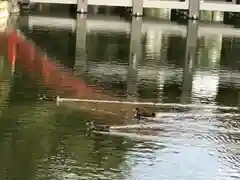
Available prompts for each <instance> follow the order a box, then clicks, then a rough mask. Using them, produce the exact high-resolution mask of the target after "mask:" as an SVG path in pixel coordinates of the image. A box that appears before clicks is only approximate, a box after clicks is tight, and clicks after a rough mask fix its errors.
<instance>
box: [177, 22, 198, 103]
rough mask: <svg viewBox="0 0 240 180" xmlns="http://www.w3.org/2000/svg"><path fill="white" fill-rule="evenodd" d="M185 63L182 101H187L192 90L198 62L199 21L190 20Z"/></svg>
mask: <svg viewBox="0 0 240 180" xmlns="http://www.w3.org/2000/svg"><path fill="white" fill-rule="evenodd" d="M186 38H187V39H186V50H185V63H184V74H183V88H182V96H181V103H187V100H189V99H190V96H191V92H192V80H193V72H194V68H195V63H196V52H197V39H198V22H197V21H193V20H188V26H187V37H186Z"/></svg>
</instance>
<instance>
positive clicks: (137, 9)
mask: <svg viewBox="0 0 240 180" xmlns="http://www.w3.org/2000/svg"><path fill="white" fill-rule="evenodd" d="M132 5H133V6H132V15H133V16H142V15H143V0H132Z"/></svg>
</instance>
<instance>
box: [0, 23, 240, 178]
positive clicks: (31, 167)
mask: <svg viewBox="0 0 240 180" xmlns="http://www.w3.org/2000/svg"><path fill="white" fill-rule="evenodd" d="M159 23H160V22H159ZM19 27H20V29H21V30H22V32H23V33H25V35H26V36H27V37H28V38H29V39H32V41H33V42H35V43H36V44H37V45H38V46H39V47H40V48H41V49H44V50H45V51H46V52H47V53H48V56H49V57H51V58H52V59H53V62H56V63H57V64H59V65H60V67H61V71H64V72H66V71H68V72H73V74H74V76H75V77H74V78H76V79H78V80H85V81H86V82H88V83H89V84H91V85H96V84H97V85H99V86H101V87H103V88H104V89H105V91H104V93H105V94H108V95H109V94H110V95H112V96H113V95H114V98H117V99H121V100H123V99H126V100H139V101H145V102H146V101H152V102H158V103H175V104H177V105H179V104H190V105H191V104H194V105H196V104H198V106H196V107H178V106H171V107H163V106H160V107H157V108H156V109H157V112H158V116H157V118H153V119H151V120H149V122H146V123H150V122H151V123H152V124H155V125H157V126H160V127H161V130H159V131H151V130H148V131H146V132H139V131H137V132H130V133H129V134H128V136H127V135H126V134H125V136H118V135H119V134H115V136H114V135H112V136H111V135H109V134H102V135H100V134H96V135H93V136H86V135H85V123H86V122H87V121H90V120H96V121H97V120H98V121H97V122H101V123H108V122H111V123H113V122H112V121H115V123H121V122H122V121H124V117H123V113H122V110H123V109H124V107H125V106H124V105H123V106H121V107H119V106H118V105H106V104H101V105H100V106H96V105H93V104H92V105H88V106H86V107H88V108H87V109H84V108H82V107H85V104H81V103H80V104H69V103H62V104H60V105H59V106H57V105H56V103H55V102H51V101H49V102H48V101H47V102H45V101H41V100H39V96H38V94H40V93H42V92H45V93H47V94H49V95H53V94H57V93H58V92H61V86H56V85H52V86H51V85H49V84H47V81H43V80H42V79H41V76H39V74H38V73H36V74H37V75H36V74H34V73H30V72H31V71H30V70H28V66H27V65H28V63H25V64H24V65H23V64H22V63H23V62H24V61H23V60H25V62H28V60H26V58H24V57H26V56H24V57H23V58H21V57H20V56H23V55H24V53H23V52H22V53H19V54H18V59H19V60H18V59H17V60H16V64H15V70H12V67H11V64H10V62H9V60H8V59H7V58H6V57H4V56H3V55H2V56H1V57H2V59H1V62H3V63H2V64H1V67H2V68H1V69H2V70H1V76H0V77H1V79H0V80H1V89H0V92H1V109H0V110H1V112H0V115H1V118H0V119H1V120H0V122H1V126H0V133H1V136H0V137H1V139H0V151H1V153H0V177H1V179H15V180H18V179H19V180H28V179H29V180H30V179H31V180H33V179H39V180H43V179H54V180H55V179H59V180H60V179H71V180H72V179H124V180H133V179H136V180H148V179H149V180H157V179H166V180H182V179H184V180H188V179H189V180H190V179H196V180H203V179H204V180H205V179H224V180H225V179H229V180H235V179H238V178H240V171H239V168H240V159H239V142H240V139H239V133H240V129H239V126H240V124H239V114H238V111H236V110H233V109H224V108H222V109H221V108H207V109H206V108H203V107H201V106H202V105H201V104H204V105H206V104H207V105H211V106H214V107H217V106H220V107H225V106H231V107H238V105H239V99H240V98H239V93H240V92H239V74H238V73H239V68H240V64H239V60H238V57H239V56H238V49H239V48H238V42H239V38H238V37H235V36H231V35H227V36H222V35H219V34H210V35H209V34H208V35H201V36H200V37H199V38H198V42H197V44H198V45H197V52H196V54H197V56H196V58H195V60H194V57H193V58H192V60H193V61H192V66H191V67H193V68H189V69H190V70H191V71H192V78H191V71H186V68H184V67H185V65H186V64H185V60H186V58H185V50H186V48H185V41H186V34H185V35H182V34H179V33H175V32H174V31H173V33H169V32H167V31H165V32H161V31H154V30H152V31H151V30H149V31H147V32H146V33H144V34H142V45H141V50H142V56H141V58H140V60H139V62H138V63H139V66H138V76H137V78H136V76H134V75H136V74H135V73H134V72H135V71H134V69H130V70H129V67H128V66H129V54H130V41H131V40H130V39H131V35H130V34H129V33H127V32H121V31H118V32H117V31H114V32H113V31H107V30H101V31H100V30H95V31H94V30H92V31H89V32H88V34H87V45H86V49H87V53H86V54H83V52H84V45H83V44H80V45H79V47H81V48H82V49H80V50H79V49H78V50H75V46H76V39H75V33H74V32H72V31H71V30H64V29H57V28H44V27H38V26H34V27H33V29H29V28H26V27H24V25H22V24H19ZM25 50H26V51H27V50H29V49H25ZM76 54H77V57H76ZM130 57H131V56H130ZM36 59H37V58H36ZM39 59H40V58H38V60H39ZM36 62H38V61H36ZM29 64H30V63H29ZM43 65H44V64H43ZM29 67H30V65H29ZM31 67H32V66H31ZM129 72H130V73H129ZM184 72H185V74H186V72H187V73H189V74H188V75H187V76H184ZM54 73H55V71H54V72H52V74H54ZM50 76H54V75H50ZM129 76H131V77H132V78H129ZM184 77H185V81H183V78H184ZM53 78H55V80H56V77H53ZM49 79H51V78H49ZM189 79H190V80H189ZM186 81H187V83H185V84H184V83H183V82H186ZM44 82H45V83H44ZM53 82H54V81H51V82H50V83H53ZM134 82H135V83H136V82H137V85H136V84H134ZM191 82H192V83H191ZM68 88H70V89H71V88H72V87H71V86H69V87H68ZM191 89H192V90H191ZM136 92H137V93H136ZM128 94H132V96H129V95H128ZM67 95H68V94H67V93H65V94H64V96H65V97H67ZM90 95H91V94H90ZM104 97H105V96H104ZM88 98H89V99H91V98H94V97H92V96H88ZM106 100H108V99H106ZM89 106H90V107H89ZM133 107H134V106H131V107H129V108H126V109H124V110H125V111H127V112H128V111H131V110H132V108H133ZM91 108H97V109H98V110H109V111H112V112H113V113H117V115H114V117H115V119H112V117H113V116H112V115H110V114H109V115H106V114H104V113H103V112H101V111H91ZM129 109H130V110H129ZM103 114H104V115H103ZM143 134H144V136H143ZM141 135H142V136H141Z"/></svg>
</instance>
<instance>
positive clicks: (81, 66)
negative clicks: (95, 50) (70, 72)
mask: <svg viewBox="0 0 240 180" xmlns="http://www.w3.org/2000/svg"><path fill="white" fill-rule="evenodd" d="M86 35H87V15H83V14H77V21H76V51H75V66H74V69H75V71H76V73H77V75H80V76H83V75H84V73H85V71H86V68H87V52H86Z"/></svg>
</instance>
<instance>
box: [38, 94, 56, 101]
mask: <svg viewBox="0 0 240 180" xmlns="http://www.w3.org/2000/svg"><path fill="white" fill-rule="evenodd" d="M38 98H39V100H41V101H56V100H57V97H53V96H47V95H45V94H39V95H38Z"/></svg>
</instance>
